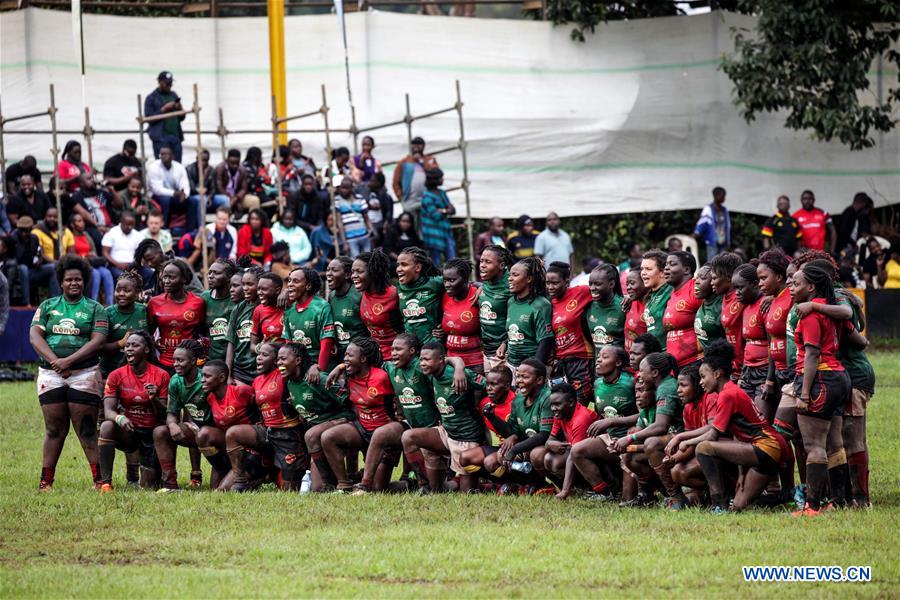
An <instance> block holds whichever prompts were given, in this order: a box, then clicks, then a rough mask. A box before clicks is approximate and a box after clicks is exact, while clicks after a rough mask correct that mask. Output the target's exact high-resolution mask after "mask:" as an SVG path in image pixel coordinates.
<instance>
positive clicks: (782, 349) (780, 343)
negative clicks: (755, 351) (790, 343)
mask: <svg viewBox="0 0 900 600" xmlns="http://www.w3.org/2000/svg"><path fill="white" fill-rule="evenodd" d="M792 303H793V300H792V298H791V294H790V292H789V291H788V289H787V288H784V289H783V290H781V293H780V294H778V295H777V296H775V298H773V299H772V304H770V305H769V312H767V313H766V321H765V326H766V334H767V335H768V336H769V355H771V357H772V360H774V361H775V369H777V370H778V371H783V370H785V369H787V317H788V313H789V312H790V311H791V304H792Z"/></svg>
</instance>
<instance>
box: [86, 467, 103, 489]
mask: <svg viewBox="0 0 900 600" xmlns="http://www.w3.org/2000/svg"><path fill="white" fill-rule="evenodd" d="M88 467H90V469H91V479H92V480H93V482H94V484H95V485H96V484H98V483H100V465H99V464H97V463H88Z"/></svg>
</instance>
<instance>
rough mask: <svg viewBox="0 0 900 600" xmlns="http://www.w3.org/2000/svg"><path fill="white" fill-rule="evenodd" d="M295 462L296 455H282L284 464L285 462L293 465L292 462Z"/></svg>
mask: <svg viewBox="0 0 900 600" xmlns="http://www.w3.org/2000/svg"><path fill="white" fill-rule="evenodd" d="M296 460H297V455H296V454H285V455H284V462H286V463H287V464H289V465H292V464H294V461H296Z"/></svg>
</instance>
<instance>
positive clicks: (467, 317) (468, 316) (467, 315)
mask: <svg viewBox="0 0 900 600" xmlns="http://www.w3.org/2000/svg"><path fill="white" fill-rule="evenodd" d="M473 318H475V315H473V314H472V311H470V310H464V311H463V312H462V314H461V315H459V320H460V321H462V322H463V323H471V322H472V319H473Z"/></svg>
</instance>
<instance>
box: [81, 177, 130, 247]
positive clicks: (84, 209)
mask: <svg viewBox="0 0 900 600" xmlns="http://www.w3.org/2000/svg"><path fill="white" fill-rule="evenodd" d="M79 187H80V189H79V190H78V191H77V192H75V193H74V194H72V196H71V199H70V204H71V210H70V211H69V214H70V215H71V214H79V215H81V216H82V217H83V218H84V222H85V225H86V226H87V232H88V234H89V235H90V236H91V237H93V238H94V244H95V245H98V246H99V245H100V240H101V239H102V237H103V234H104V233H106V232H107V231H109V229H110V227H112V226H113V225H114V222H113V218H112V212H113V211H112V210H111V209H112V207H113V205H114V204H115V203H116V202H117V201H118V200H120V199H117V198H116V197H115V196H113V195H112V194H110V193H109V192H108V191H107V190H106V188H101V187H99V186H98V185H97V182H96V181H94V177H93V176H92V175H91V174H90V173H83V174H82V175H81V184H80V186H79Z"/></svg>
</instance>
